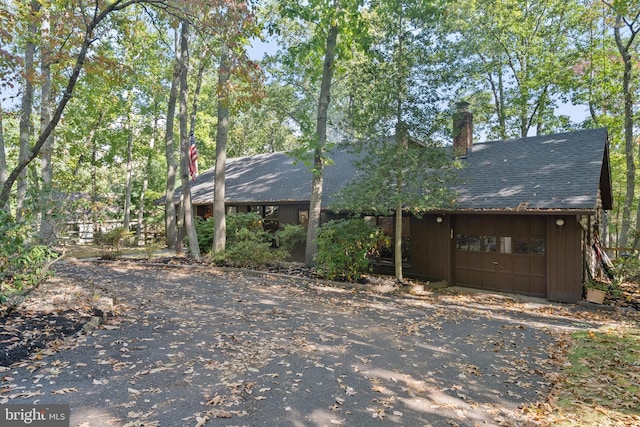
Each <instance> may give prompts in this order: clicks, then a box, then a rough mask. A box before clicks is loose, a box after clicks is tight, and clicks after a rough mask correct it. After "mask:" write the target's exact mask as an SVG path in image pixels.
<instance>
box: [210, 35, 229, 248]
mask: <svg viewBox="0 0 640 427" xmlns="http://www.w3.org/2000/svg"><path fill="white" fill-rule="evenodd" d="M230 67H231V63H230V59H229V49H228V48H227V46H226V45H224V44H223V46H222V51H221V52H220V69H219V70H218V127H217V129H216V166H215V174H216V175H215V184H214V189H213V228H214V241H213V252H214V253H223V252H224V251H225V247H226V242H227V223H226V212H225V206H224V197H225V167H226V163H227V134H228V133H229V92H228V88H227V83H228V82H229V77H230V72H231V70H230Z"/></svg>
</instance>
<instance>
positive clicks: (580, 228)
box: [191, 115, 612, 302]
mask: <svg viewBox="0 0 640 427" xmlns="http://www.w3.org/2000/svg"><path fill="white" fill-rule="evenodd" d="M462 118H463V120H462V122H461V127H460V128H461V130H460V132H459V133H458V135H457V137H456V138H455V141H454V153H455V155H456V156H458V157H459V158H460V159H461V161H462V162H463V163H464V167H463V168H461V169H459V170H458V172H457V174H458V180H457V182H456V184H454V185H453V188H452V189H453V190H454V191H455V192H456V194H457V199H456V203H455V207H454V208H451V209H443V210H438V211H430V212H427V213H426V214H425V215H423V216H422V218H416V217H413V216H411V215H406V214H405V217H404V221H405V226H404V227H403V228H404V231H403V233H404V234H405V235H404V236H403V258H404V260H405V269H404V271H405V275H406V276H407V277H415V278H420V279H426V280H446V281H448V283H450V284H455V285H462V286H468V287H474V288H480V289H487V290H496V291H503V292H511V293H518V294H525V295H532V296H537V297H544V298H547V299H549V300H552V301H562V302H576V301H578V300H580V299H581V298H582V293H583V286H582V283H583V281H584V279H585V271H586V268H587V264H588V263H589V262H590V261H591V258H592V257H593V254H592V251H591V243H592V239H593V236H594V233H597V232H598V229H599V227H600V224H601V219H602V214H603V211H606V210H610V209H611V208H612V189H611V173H610V164H609V150H608V141H607V131H606V130H605V129H589V130H579V131H575V132H568V133H561V134H554V135H545V136H535V137H529V138H521V139H513V140H502V141H490V142H483V143H475V144H473V143H472V140H471V120H470V119H471V117H470V115H469V116H468V117H465V116H464V115H463V117H462ZM332 158H333V160H334V163H333V164H332V165H330V166H327V167H326V169H325V180H324V191H323V201H322V206H323V207H324V208H325V210H324V211H323V215H324V218H325V219H327V218H329V217H330V216H331V215H332V214H331V211H330V210H329V209H328V208H330V207H331V202H332V195H335V194H336V193H337V192H338V191H339V190H340V189H341V188H342V187H343V186H344V185H345V184H346V183H348V182H349V181H350V180H351V179H352V178H353V176H354V174H355V173H356V169H355V168H354V166H353V160H354V157H353V154H350V153H348V152H346V151H344V150H340V149H337V150H334V151H333V153H332ZM213 179H214V170H213V169H210V170H207V171H205V172H204V173H203V174H202V175H200V176H199V177H198V178H197V179H196V180H195V182H194V183H193V186H192V188H191V194H192V200H193V204H194V205H195V210H194V211H195V212H196V213H197V214H198V215H200V216H209V215H211V212H212V204H213ZM310 190H311V174H310V172H309V171H308V170H307V168H306V167H305V166H304V165H303V164H301V163H296V162H295V161H294V159H293V158H292V157H291V156H289V155H288V154H287V153H282V152H281V153H272V154H260V155H255V156H248V157H241V158H233V159H228V160H227V166H226V196H225V198H226V200H225V203H226V205H227V209H228V212H257V213H260V214H261V215H262V216H263V217H264V218H265V223H266V224H268V225H269V226H270V227H273V228H277V227H278V226H280V225H282V224H288V223H293V224H299V223H302V224H304V223H305V222H306V219H307V216H308V209H309V198H310ZM368 219H370V220H373V221H375V222H376V223H377V224H379V225H380V226H382V227H383V229H384V230H385V231H386V232H387V233H389V234H392V233H393V218H391V217H369V218H368ZM391 262H392V254H390V253H388V254H383V255H382V257H381V259H380V260H379V265H378V268H379V269H381V270H384V268H385V266H386V265H389V266H390V265H391ZM389 271H392V270H389Z"/></svg>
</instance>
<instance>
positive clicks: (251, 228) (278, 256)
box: [225, 213, 285, 267]
mask: <svg viewBox="0 0 640 427" xmlns="http://www.w3.org/2000/svg"><path fill="white" fill-rule="evenodd" d="M226 220H227V250H226V253H225V258H226V260H227V261H229V262H230V263H231V264H233V265H236V266H242V267H249V266H252V265H264V264H270V263H274V262H278V261H281V260H282V259H283V255H285V254H284V252H281V251H277V250H275V249H273V248H272V241H273V237H274V236H273V235H272V234H270V233H268V232H267V231H265V230H264V228H263V226H262V217H261V216H260V215H258V214H255V213H246V214H245V213H239V214H232V215H227V217H226Z"/></svg>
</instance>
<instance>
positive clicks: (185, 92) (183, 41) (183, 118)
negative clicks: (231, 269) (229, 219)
mask: <svg viewBox="0 0 640 427" xmlns="http://www.w3.org/2000/svg"><path fill="white" fill-rule="evenodd" d="M180 51H181V54H180V114H179V118H180V176H181V177H182V198H181V200H182V203H183V206H181V207H180V211H182V212H184V230H185V232H186V234H187V237H188V239H189V252H191V256H192V257H193V258H194V259H195V260H197V261H199V260H200V247H199V245H198V235H197V234H196V227H195V224H194V222H193V212H192V210H193V207H192V205H191V186H190V184H189V163H188V156H189V126H188V125H189V123H188V121H189V116H188V111H187V100H188V98H189V86H188V82H187V75H188V74H189V23H188V22H187V21H182V29H181V31H180Z"/></svg>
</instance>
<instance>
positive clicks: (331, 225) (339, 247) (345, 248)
mask: <svg viewBox="0 0 640 427" xmlns="http://www.w3.org/2000/svg"><path fill="white" fill-rule="evenodd" d="M381 243H382V244H383V245H388V244H389V242H388V240H386V238H385V237H384V234H383V233H382V230H381V229H380V228H378V227H375V226H373V225H371V224H369V223H367V222H365V221H364V220H363V219H360V218H351V219H344V220H339V221H329V222H328V223H326V224H323V225H322V226H321V227H320V232H319V234H318V255H317V257H316V265H317V268H318V272H319V273H320V274H322V275H324V276H326V277H327V278H329V279H337V278H344V279H346V280H348V281H354V280H357V279H359V278H360V276H361V275H362V273H364V272H366V271H371V268H372V265H371V263H370V262H369V258H370V257H371V256H372V255H375V254H376V253H377V252H378V248H379V246H380V244H381Z"/></svg>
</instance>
